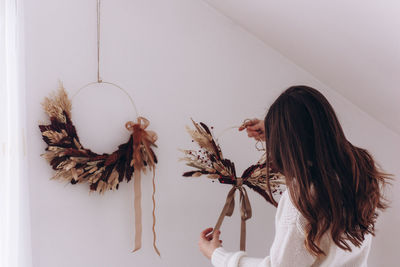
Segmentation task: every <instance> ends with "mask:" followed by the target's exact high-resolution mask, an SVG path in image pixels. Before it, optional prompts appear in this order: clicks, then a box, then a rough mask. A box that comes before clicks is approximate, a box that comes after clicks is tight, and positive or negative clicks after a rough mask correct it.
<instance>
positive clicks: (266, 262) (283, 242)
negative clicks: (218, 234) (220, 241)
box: [211, 191, 371, 267]
mask: <svg viewBox="0 0 400 267" xmlns="http://www.w3.org/2000/svg"><path fill="white" fill-rule="evenodd" d="M305 222H306V221H305V219H304V217H302V215H301V214H300V212H299V211H298V210H297V209H296V207H295V206H294V205H293V203H292V201H291V199H290V197H289V194H288V192H287V191H286V192H284V193H283V194H282V197H281V199H280V201H279V204H278V209H277V212H276V217H275V239H274V241H273V243H272V246H271V249H270V255H269V256H267V257H265V258H251V257H247V256H246V253H245V252H243V251H239V252H234V253H231V252H227V251H226V250H224V249H223V248H222V247H220V248H217V249H216V250H214V253H213V254H212V257H211V262H212V264H213V265H214V266H215V267H278V266H279V267H303V266H321V267H366V266H367V258H368V253H369V249H370V246H371V235H367V236H365V240H364V242H363V244H362V246H361V247H360V248H357V247H354V246H351V248H352V252H347V251H344V250H342V249H340V248H339V247H338V246H336V245H335V243H334V242H333V241H332V239H331V238H330V237H329V234H325V236H324V237H323V238H322V240H321V243H320V247H321V248H322V250H323V251H324V252H325V253H326V256H324V257H319V258H316V257H314V256H312V255H311V254H310V253H309V252H308V251H307V249H306V248H305V246H304V240H305V234H304V226H305ZM350 244H351V243H350ZM351 245H352V244H351Z"/></svg>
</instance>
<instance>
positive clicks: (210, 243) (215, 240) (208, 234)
mask: <svg viewBox="0 0 400 267" xmlns="http://www.w3.org/2000/svg"><path fill="white" fill-rule="evenodd" d="M220 234H221V232H220V231H219V230H218V231H214V232H213V229H212V228H207V229H205V230H204V231H203V232H201V234H200V240H199V248H200V251H201V252H202V253H203V254H204V256H206V257H207V258H209V259H211V256H212V254H213V252H214V250H215V249H217V248H219V247H220V246H221V243H222V240H219V235H220Z"/></svg>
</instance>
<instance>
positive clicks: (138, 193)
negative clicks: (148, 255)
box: [132, 170, 142, 252]
mask: <svg viewBox="0 0 400 267" xmlns="http://www.w3.org/2000/svg"><path fill="white" fill-rule="evenodd" d="M133 175H134V178H133V191H134V194H135V199H134V209H135V248H134V249H133V251H132V252H135V251H137V250H139V249H140V248H141V247H142V204H141V203H142V190H141V182H142V181H141V175H140V171H138V170H135V172H134V174H133Z"/></svg>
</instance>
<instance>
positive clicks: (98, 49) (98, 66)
mask: <svg viewBox="0 0 400 267" xmlns="http://www.w3.org/2000/svg"><path fill="white" fill-rule="evenodd" d="M100 4H101V3H100V0H97V82H98V83H101V82H102V80H101V79H100Z"/></svg>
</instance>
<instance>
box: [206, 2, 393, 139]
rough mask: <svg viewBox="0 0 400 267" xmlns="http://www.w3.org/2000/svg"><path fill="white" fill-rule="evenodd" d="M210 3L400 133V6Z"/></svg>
mask: <svg viewBox="0 0 400 267" xmlns="http://www.w3.org/2000/svg"><path fill="white" fill-rule="evenodd" d="M205 1H206V2H207V3H209V4H210V5H211V6H213V7H214V8H215V9H217V10H218V11H220V12H221V13H223V14H224V15H226V16H227V17H229V18H231V19H232V20H233V21H235V22H236V23H238V24H240V25H241V26H242V27H243V28H245V29H246V30H248V31H249V32H251V33H253V34H254V35H256V36H257V37H258V38H260V39H261V40H262V41H264V42H265V43H266V44H267V45H269V46H271V47H273V48H274V49H276V50H278V51H279V52H280V53H281V54H283V55H284V56H286V57H287V58H289V59H290V60H292V61H293V62H294V63H296V64H297V65H299V66H301V67H302V68H304V69H305V70H307V71H308V72H310V73H311V74H313V75H314V76H315V77H316V78H317V79H319V80H320V81H322V82H323V83H325V84H326V85H328V86H329V87H331V88H332V89H334V90H336V91H337V92H339V93H340V94H342V95H343V96H344V97H346V98H347V99H348V100H350V101H351V102H353V103H354V104H355V105H357V106H358V107H360V108H361V109H362V110H364V111H365V112H367V113H369V114H370V115H371V116H373V117H375V118H376V119H377V120H379V121H381V122H382V123H383V124H385V125H386V126H387V127H389V128H390V129H392V130H393V131H395V132H396V133H398V134H400V1H398V0H385V1H377V0H350V1H349V0H325V1H320V0H318V1H317V0H314V1H308V0H302V1H293V0H205Z"/></svg>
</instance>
